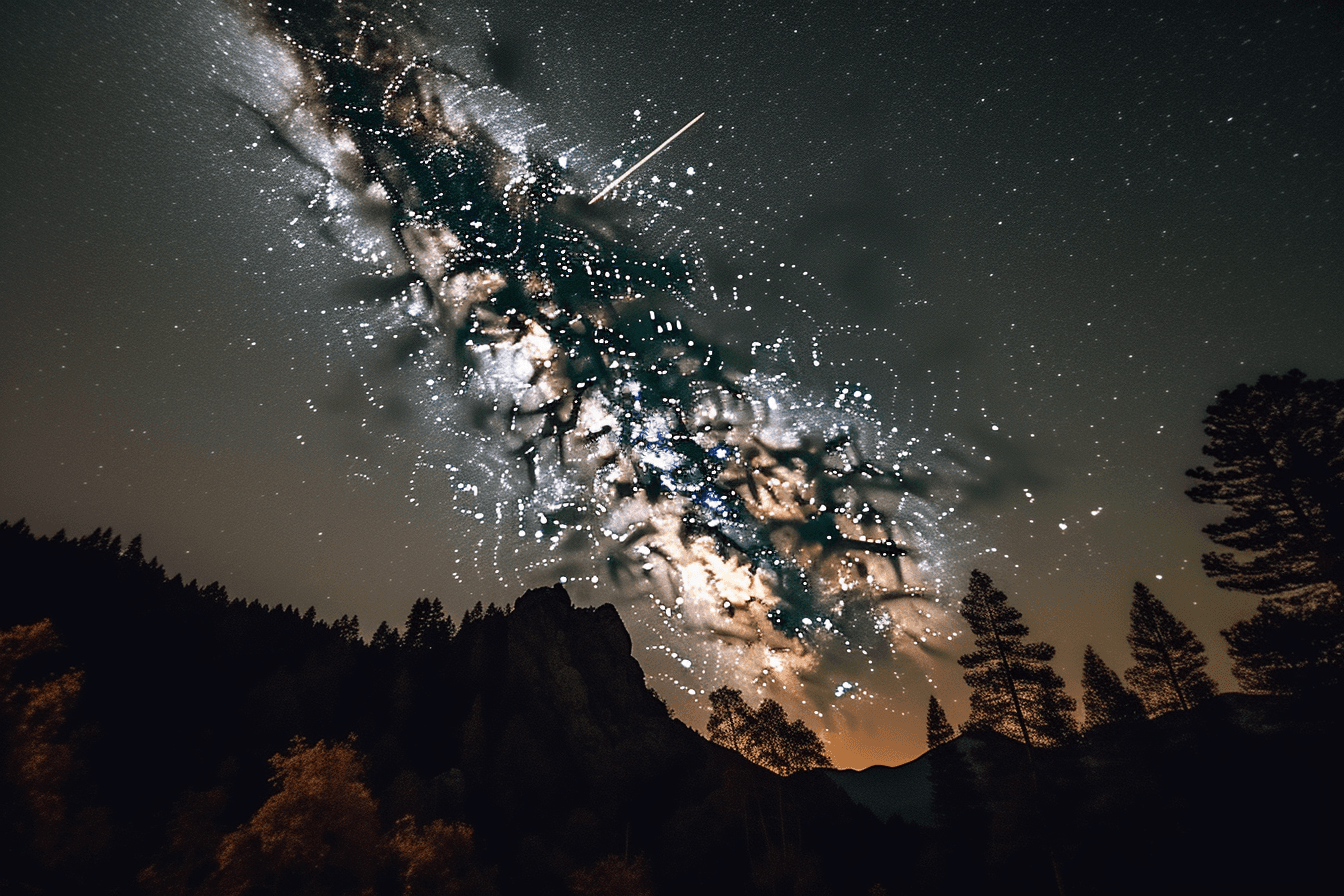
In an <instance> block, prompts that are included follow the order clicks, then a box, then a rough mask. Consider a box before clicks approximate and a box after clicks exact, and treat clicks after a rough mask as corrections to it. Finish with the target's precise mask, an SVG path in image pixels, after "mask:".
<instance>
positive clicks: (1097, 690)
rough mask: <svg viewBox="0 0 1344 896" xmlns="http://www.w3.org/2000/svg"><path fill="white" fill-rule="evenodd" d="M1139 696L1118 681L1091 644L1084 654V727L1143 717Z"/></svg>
mask: <svg viewBox="0 0 1344 896" xmlns="http://www.w3.org/2000/svg"><path fill="white" fill-rule="evenodd" d="M1146 716H1147V714H1146V712H1145V711H1144V708H1143V701H1142V700H1140V699H1139V695H1138V694H1136V693H1134V692H1133V691H1131V690H1130V689H1129V688H1127V687H1125V686H1124V685H1123V684H1122V683H1121V682H1120V676H1119V675H1116V674H1115V672H1113V671H1111V667H1110V666H1108V665H1106V662H1105V660H1103V659H1102V658H1101V657H1099V656H1097V652H1096V651H1095V650H1093V649H1092V645H1091V644H1089V645H1087V651H1086V652H1085V653H1084V654H1083V728H1084V730H1087V731H1091V730H1092V729H1093V728H1098V727H1100V726H1102V725H1109V724H1111V723H1112V722H1125V721H1130V720H1132V719H1142V718H1146Z"/></svg>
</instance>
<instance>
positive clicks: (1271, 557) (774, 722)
mask: <svg viewBox="0 0 1344 896" xmlns="http://www.w3.org/2000/svg"><path fill="white" fill-rule="evenodd" d="M1341 385H1344V384H1341V383H1328V382H1324V381H1307V380H1306V379H1305V377H1304V376H1302V375H1301V374H1300V373H1299V372H1297V371H1293V372H1292V373H1290V374H1288V375H1286V376H1282V377H1269V376H1267V377H1262V378H1261V380H1260V381H1259V382H1258V383H1257V384H1256V385H1254V386H1241V387H1239V388H1238V389H1236V390H1230V391H1228V392H1224V393H1221V394H1220V395H1219V398H1218V402H1217V403H1216V404H1215V405H1213V406H1212V407H1211V408H1210V409H1209V417H1208V418H1207V419H1206V421H1205V422H1206V427H1207V428H1206V432H1207V433H1208V435H1209V438H1210V441H1209V447H1207V448H1206V449H1205V451H1206V454H1208V455H1210V456H1211V457H1213V458H1214V464H1213V467H1212V469H1211V470H1206V469H1204V468H1199V469H1196V470H1192V471H1191V472H1190V475H1191V476H1192V477H1193V478H1194V479H1196V480H1197V481H1198V482H1199V484H1198V485H1196V486H1195V487H1193V488H1192V489H1191V497H1192V498H1194V499H1195V500H1197V501H1204V502H1208V503H1218V504H1223V505H1226V506H1227V507H1228V508H1229V511H1230V512H1229V516H1228V517H1227V519H1226V520H1224V521H1223V522H1221V523H1217V524H1213V525H1211V526H1209V527H1208V529H1207V530H1206V531H1207V532H1208V534H1209V535H1210V537H1211V538H1212V539H1213V541H1214V542H1215V543H1216V544H1219V545H1222V546H1225V547H1231V548H1233V549H1234V550H1236V551H1239V552H1240V553H1239V554H1237V555H1232V554H1217V553H1214V554H1210V555H1209V557H1208V558H1206V560H1205V566H1206V569H1207V570H1208V572H1209V574H1210V575H1211V576H1213V577H1215V578H1216V579H1217V581H1218V582H1219V584H1220V585H1223V586H1224V587H1229V588H1236V589H1241V590H1247V591H1251V592H1252V593H1256V594H1260V595H1262V603H1261V606H1260V608H1259V609H1257V611H1256V614H1255V616H1254V617H1253V618H1252V619H1250V620H1247V621H1244V622H1239V623H1236V624H1234V625H1233V626H1231V627H1230V628H1229V629H1228V630H1227V631H1225V632H1224V633H1223V635H1224V638H1225V639H1226V640H1227V642H1228V644H1229V646H1230V649H1231V654H1232V657H1233V659H1234V662H1235V666H1234V673H1235V675H1236V677H1237V680H1238V682H1239V683H1240V684H1241V686H1242V691H1243V692H1242V693H1224V694H1219V693H1218V692H1217V687H1216V685H1215V684H1214V682H1213V680H1212V679H1211V678H1210V677H1209V676H1208V675H1207V673H1206V672H1205V671H1204V667H1205V665H1206V663H1207V655H1206V653H1207V651H1206V648H1205V645H1204V644H1203V643H1202V642H1200V640H1199V639H1198V638H1196V637H1195V636H1194V634H1193V633H1192V632H1191V631H1190V630H1189V629H1188V628H1187V627H1186V626H1185V625H1184V624H1183V623H1182V622H1181V621H1180V620H1179V619H1177V618H1176V617H1175V616H1174V615H1173V614H1172V613H1171V612H1170V611H1169V610H1168V609H1167V608H1166V607H1165V606H1164V605H1163V603H1162V601H1161V599H1160V597H1159V596H1158V595H1155V594H1154V593H1153V592H1151V591H1150V590H1149V589H1148V587H1147V586H1146V585H1145V584H1144V583H1141V582H1140V583H1136V584H1135V586H1134V597H1133V604H1132V610H1131V617H1130V621H1131V626H1130V632H1129V637H1128V643H1129V647H1130V652H1131V659H1132V664H1131V665H1129V666H1128V667H1127V668H1124V670H1123V674H1120V673H1117V672H1116V671H1114V670H1113V669H1112V668H1111V667H1110V666H1109V665H1107V663H1106V661H1105V659H1103V658H1102V657H1101V656H1100V654H1098V653H1097V651H1095V650H1094V649H1093V648H1091V647H1088V649H1087V652H1086V655H1085V658H1084V663H1083V680H1082V685H1083V700H1082V718H1081V719H1079V715H1078V711H1077V707H1076V706H1075V705H1074V701H1073V699H1072V698H1071V697H1069V696H1068V695H1067V694H1066V693H1065V692H1064V690H1063V685H1064V683H1063V681H1062V679H1060V677H1059V676H1058V674H1057V673H1055V671H1054V670H1053V668H1052V667H1051V666H1050V662H1051V660H1052V659H1053V657H1054V653H1055V651H1054V648H1053V647H1052V646H1050V645H1048V644H1045V643H1042V642H1033V641H1030V640H1029V629H1028V626H1027V624H1026V622H1025V621H1024V619H1023V615H1022V613H1021V612H1020V611H1018V610H1017V609H1016V608H1014V607H1013V606H1012V605H1011V603H1010V602H1009V598H1008V596H1007V595H1006V594H1004V593H1003V592H1002V591H1000V590H998V589H997V588H996V587H995V586H994V583H993V581H992V579H991V578H990V576H989V575H988V574H986V573H984V572H981V571H979V570H977V571H975V572H973V573H972V574H971V577H970V582H969V587H968V590H967V592H966V594H965V596H964V598H963V602H962V612H963V615H964V616H965V619H966V622H967V625H968V628H969V629H970V633H971V635H972V636H973V637H974V640H975V643H974V649H972V650H970V651H969V652H968V653H966V654H965V655H963V656H962V657H961V660H960V663H961V665H962V666H963V667H964V669H965V672H966V680H967V683H968V685H970V688H971V715H970V718H969V719H968V720H967V722H966V724H965V725H964V726H963V727H962V729H961V732H960V733H958V732H957V731H956V730H955V729H954V728H953V726H952V725H951V724H950V723H949V721H948V719H947V716H946V713H945V712H944V710H943V707H942V706H941V705H940V704H939V702H938V701H937V699H936V698H934V697H930V701H929V709H928V716H927V735H928V745H929V748H930V749H929V752H928V753H926V754H925V755H924V756H923V757H921V758H920V759H918V760H916V761H915V762H912V763H908V764H907V765H906V766H902V767H900V768H897V769H890V768H883V767H875V768H873V769H868V770H865V771H862V772H849V771H835V770H831V769H829V768H827V767H828V766H829V765H830V760H829V758H828V757H827V755H826V750H825V746H824V744H823V743H822V742H821V740H820V739H819V738H818V737H817V736H816V735H815V733H813V732H812V731H811V730H810V729H808V728H807V726H806V725H805V724H804V723H802V722H801V721H796V720H790V719H788V718H787V716H786V715H785V714H784V711H783V709H782V708H781V707H780V706H779V704H778V703H775V702H774V701H771V700H766V701H764V702H763V703H761V704H760V706H759V707H756V708H753V707H751V706H750V705H748V704H747V702H746V701H745V700H744V699H743V697H742V694H741V693H740V692H739V691H737V690H735V689H732V688H729V687H723V688H720V689H719V690H717V691H715V692H714V693H713V694H712V695H711V703H712V706H713V710H714V713H713V715H712V716H711V719H710V724H709V730H708V738H706V737H702V736H701V735H700V734H699V733H697V732H695V731H694V730H692V729H690V728H689V727H687V726H686V725H684V724H683V723H681V722H680V721H678V720H677V719H675V718H674V717H673V716H672V714H671V713H670V712H669V711H668V709H667V707H666V705H665V704H664V703H663V702H662V700H661V699H660V698H659V697H658V696H657V695H656V694H655V693H654V692H653V691H652V690H650V689H649V688H648V687H647V685H646V684H645V679H644V673H643V671H642V669H641V668H640V666H639V664H638V662H637V661H636V660H635V659H634V658H633V656H632V654H631V642H630V638H629V635H628V633H627V631H626V629H625V627H624V625H623V623H622V622H621V619H620V617H619V615H618V613H617V612H616V610H615V608H614V607H612V606H611V605H610V604H607V605H603V606H600V607H595V608H579V607H575V606H573V605H572V603H571V601H570V599H569V596H568V595H567V594H566V593H565V591H564V589H563V587H561V586H558V585H557V586H554V587H550V588H538V589H533V590H531V591H528V592H527V593H525V594H523V595H522V596H520V597H519V598H518V599H517V600H516V602H515V603H514V604H512V605H508V604H505V605H503V606H496V605H494V604H491V605H488V606H485V607H482V606H481V605H480V604H478V605H477V606H476V607H474V608H473V609H472V610H470V611H468V612H467V613H466V614H464V615H463V617H462V619H461V620H460V621H458V622H456V623H455V622H454V621H453V620H452V619H451V618H450V617H448V616H447V614H446V613H445V612H444V608H443V605H442V603H441V602H440V601H439V600H438V599H429V598H422V599H419V600H417V601H415V602H414V603H413V604H412V606H411V608H410V612H409V615H408V617H407V619H406V621H405V624H404V626H395V627H394V626H392V625H389V624H388V623H387V622H383V623H382V624H380V625H379V626H378V627H377V628H376V630H375V631H374V632H373V634H372V636H371V637H370V639H369V641H368V642H367V643H366V642H365V641H364V640H363V639H362V637H361V634H360V625H359V620H358V619H355V618H350V617H342V618H340V619H338V620H335V621H332V622H328V621H325V620H322V619H320V618H318V615H317V613H316V611H315V609H313V608H309V609H308V610H307V611H306V612H304V613H300V612H299V611H298V610H297V609H295V608H293V607H291V606H279V605H276V606H265V605H263V604H261V603H260V602H258V601H255V600H254V601H252V602H243V601H238V600H233V599H230V598H229V596H228V594H227V592H226V591H225V589H224V588H223V587H222V586H220V585H219V584H217V583H213V584H210V585H207V586H204V587H202V586H200V585H198V584H197V583H196V582H189V583H187V582H183V580H182V578H181V577H180V576H173V577H171V578H170V577H169V576H168V575H167V572H166V571H165V570H164V569H163V567H162V566H161V564H159V563H158V561H157V560H156V559H147V558H146V557H145V555H144V549H143V544H142V541H141V539H140V537H138V536H137V537H135V538H133V539H131V540H130V541H129V542H128V543H125V544H123V543H122V540H121V538H120V537H118V536H116V535H114V534H113V533H112V532H111V531H110V530H103V529H99V530H96V531H94V532H93V533H91V534H89V535H86V536H83V537H79V538H69V537H67V536H66V535H65V534H64V533H63V532H62V533H57V534H56V535H53V536H49V537H38V536H37V535H35V534H34V533H32V532H31V531H29V529H28V527H27V526H26V525H25V524H24V523H23V521H19V522H18V523H13V524H11V523H4V524H3V525H0V563H3V567H2V568H3V569H4V571H5V576H6V577H7V585H6V587H5V588H4V591H3V598H2V599H0V723H3V724H2V726H0V731H3V740H2V741H0V773H2V780H0V819H2V820H0V825H3V826H4V832H3V837H4V842H5V843H7V844H9V845H10V846H11V847H14V848H7V849H5V850H3V851H0V852H2V853H3V858H0V891H4V892H15V893H25V892H26V893H64V892H78V891H84V892H111V893H149V894H159V893H164V894H166V893H182V894H226V893H227V894H253V893H255V894H262V893H287V894H290V893H292V894H344V893H376V894H384V893H387V894H391V893H403V894H412V893H481V894H490V893H502V894H512V893H576V894H598V893H623V894H637V893H680V892H686V891H688V890H689V889H691V888H699V889H701V890H706V889H707V890H709V891H710V892H733V893H762V894H765V893H770V894H783V893H797V894H803V893H817V894H821V893H835V894H841V893H855V894H864V893H866V894H875V893H897V892H903V891H905V892H938V893H985V892H1022V893H1036V892H1061V893H1065V892H1067V893H1116V894H1120V893H1133V892H1138V891H1146V892H1159V893H1166V892H1182V893H1196V892H1223V893H1237V892H1253V891H1255V892H1258V891H1263V890H1271V891H1274V892H1299V891H1315V890H1318V889H1323V888H1325V887H1326V886H1327V885H1328V883H1329V882H1330V881H1331V880H1332V878H1333V877H1334V876H1335V872H1334V868H1333V859H1332V850H1331V847H1332V846H1333V844H1334V843H1335V842H1337V841H1338V837H1339V834H1340V823H1339V821H1338V817H1339V815H1338V812H1337V806H1338V805H1339V799H1340V797H1341V795H1342V794H1341V790H1342V788H1341V784H1344V776H1342V775H1341V771H1340V766H1339V763H1338V760H1337V758H1336V754H1337V752H1338V743H1339V735H1340V733H1341V725H1340V722H1339V719H1338V708H1339V706H1340V700H1339V698H1340V695H1341V692H1340V681H1341V675H1340V670H1341V666H1342V665H1344V659H1342V657H1344V649H1342V648H1344V608H1342V606H1341V605H1342V604H1344V600H1342V599H1341V595H1340V592H1339V580H1340V576H1339V555H1338V546H1339V544H1340V522H1341V516H1340V514H1341V503H1340V496H1341V486H1340V483H1341V482H1342V481H1344V449H1342V447H1341V446H1342V445H1344V437H1342V436H1341V423H1340V420H1341V413H1342V412H1344V401H1341V398H1340V395H1341ZM1111 659H1112V660H1115V659H1116V658H1115V657H1112V658H1111ZM921 788H923V790H922V791H921ZM916 792H923V793H925V798H923V803H922V804H921V803H920V800H919V799H912V798H911V793H916ZM896 804H899V805H903V806H905V807H907V808H906V809H904V810H902V812H903V814H902V812H897V811H894V810H892V809H891V808H890V807H891V806H892V805H896ZM921 805H922V808H921V807H920V806H921Z"/></svg>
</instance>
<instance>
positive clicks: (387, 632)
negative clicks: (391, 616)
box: [369, 619, 401, 650]
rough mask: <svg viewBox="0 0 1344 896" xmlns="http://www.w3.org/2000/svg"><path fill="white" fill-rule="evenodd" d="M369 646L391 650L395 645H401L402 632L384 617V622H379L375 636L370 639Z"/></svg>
mask: <svg viewBox="0 0 1344 896" xmlns="http://www.w3.org/2000/svg"><path fill="white" fill-rule="evenodd" d="M369 646H370V647H372V648H374V649H375V650H390V649H392V648H394V647H400V646H401V632H399V631H397V630H396V629H395V628H392V627H390V626H389V625H388V624H387V620H386V619H384V620H383V621H382V622H380V623H378V629H377V630H376V631H375V632H374V633H373V637H372V638H370V639H369Z"/></svg>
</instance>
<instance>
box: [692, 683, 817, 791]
mask: <svg viewBox="0 0 1344 896" xmlns="http://www.w3.org/2000/svg"><path fill="white" fill-rule="evenodd" d="M709 703H710V707H711V710H710V716H709V725H708V733H709V739H710V740H711V741H713V742H714V743H716V744H720V745H722V746H725V747H728V748H729V749H732V750H736V751H737V752H739V753H741V754H742V755H743V756H745V757H747V758H748V759H750V760H751V761H752V762H755V763H756V764H757V765H763V766H765V767H766V768H768V769H770V770H771V771H773V772H775V773H777V774H780V775H791V774H793V773H794V772H800V771H804V770H806V769H809V768H830V766H831V757H830V756H829V755H827V753H826V745H825V744H823V743H822V742H821V738H820V737H817V735H816V732H814V731H813V730H812V729H811V728H808V727H807V725H805V724H804V723H803V721H802V720H801V719H793V720H790V719H789V717H788V714H787V713H785V712H784V707H782V706H780V705H779V704H778V703H777V702H775V701H774V700H764V701H762V702H761V705H760V706H759V707H757V708H756V709H752V708H751V707H750V706H748V705H747V702H746V700H744V699H742V692H741V691H739V690H737V689H736V688H730V687H727V686H724V687H721V688H719V689H717V690H716V691H714V692H713V693H711V694H710V695H709Z"/></svg>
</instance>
